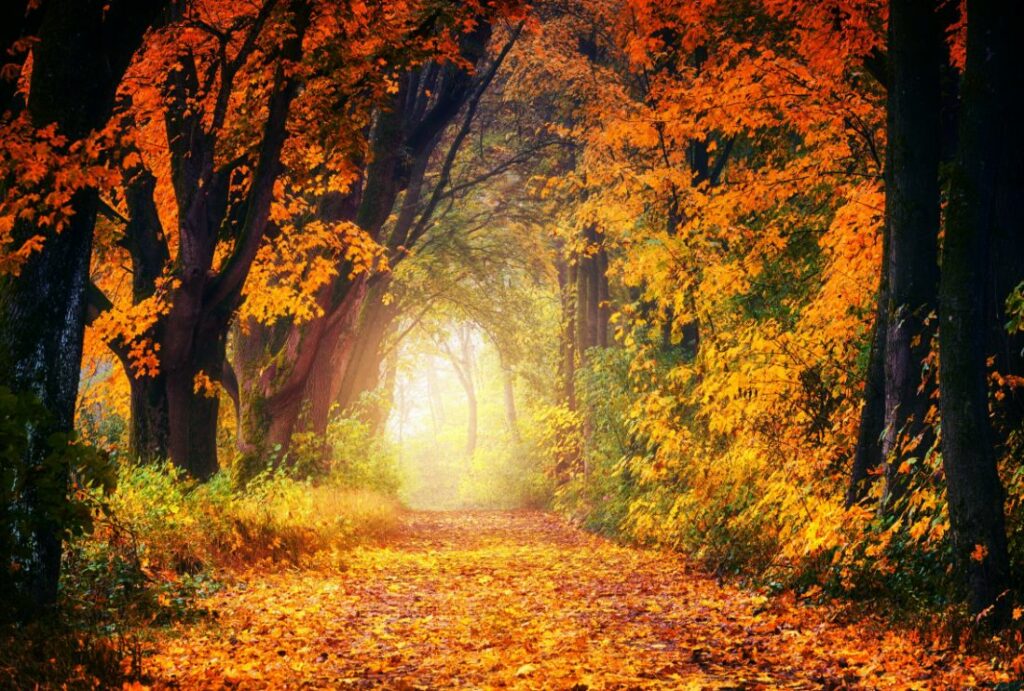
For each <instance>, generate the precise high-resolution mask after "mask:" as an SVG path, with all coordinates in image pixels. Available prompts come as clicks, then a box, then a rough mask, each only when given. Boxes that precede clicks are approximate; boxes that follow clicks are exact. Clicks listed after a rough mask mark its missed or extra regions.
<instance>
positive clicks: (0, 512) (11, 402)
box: [0, 386, 113, 620]
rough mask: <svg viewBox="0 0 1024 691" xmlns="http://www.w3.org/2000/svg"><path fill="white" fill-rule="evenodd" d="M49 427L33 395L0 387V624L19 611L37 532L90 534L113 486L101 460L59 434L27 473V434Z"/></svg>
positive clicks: (49, 438) (105, 462)
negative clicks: (0, 560)
mask: <svg viewBox="0 0 1024 691" xmlns="http://www.w3.org/2000/svg"><path fill="white" fill-rule="evenodd" d="M51 424H52V423H51V419H50V414H49V412H48V411H47V410H46V409H45V408H44V407H43V406H42V405H41V404H40V403H39V400H38V399H37V398H36V397H35V396H34V395H32V394H30V393H23V394H16V393H13V392H12V391H10V390H9V389H8V388H6V387H3V386H0V554H3V555H4V558H5V559H7V560H8V561H7V562H6V563H4V564H3V565H2V567H0V589H2V590H3V592H5V593H7V594H8V595H7V596H6V597H5V598H4V601H3V603H2V605H0V620H6V619H7V618H9V617H10V616H11V615H13V614H14V611H15V610H17V608H18V607H19V605H20V603H19V602H18V601H17V597H16V593H19V592H24V589H23V588H21V587H18V584H19V581H20V574H22V573H24V572H25V569H26V565H27V564H28V563H30V562H31V561H32V560H33V559H35V558H36V556H35V554H36V552H35V550H36V546H35V544H34V542H33V539H34V538H33V537H31V536H33V535H34V534H35V531H36V530H37V529H38V528H39V527H40V526H43V525H48V524H49V525H57V526H60V529H61V531H60V535H61V537H75V536H78V535H81V534H83V533H85V532H88V531H89V530H91V528H92V512H93V509H94V507H95V506H96V505H97V502H99V501H102V495H103V493H104V492H106V491H108V490H109V489H110V487H111V485H112V482H113V477H112V468H111V466H110V464H109V462H108V458H107V457H106V456H105V455H104V454H102V453H101V452H99V451H97V450H95V449H94V448H92V447H90V446H89V445H87V444H83V443H80V442H77V441H75V439H74V437H73V435H67V434H62V433H51V434H49V435H48V436H46V437H45V442H44V443H45V444H46V448H47V452H46V455H45V456H44V457H43V460H42V463H41V464H40V465H36V466H32V467H26V466H25V462H24V459H26V458H28V457H29V456H28V454H27V453H26V448H27V445H28V444H29V443H30V441H29V440H30V433H31V431H32V430H44V431H45V430H47V429H52V427H51ZM69 494H70V497H69ZM69 499H70V500H69Z"/></svg>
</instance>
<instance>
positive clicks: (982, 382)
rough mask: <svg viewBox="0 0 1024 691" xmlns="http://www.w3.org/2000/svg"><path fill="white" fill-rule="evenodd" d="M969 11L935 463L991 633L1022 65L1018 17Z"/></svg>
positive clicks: (1004, 614)
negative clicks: (1001, 276)
mask: <svg viewBox="0 0 1024 691" xmlns="http://www.w3.org/2000/svg"><path fill="white" fill-rule="evenodd" d="M967 13H968V18H969V22H968V26H967V61H966V65H965V67H964V77H963V86H962V91H961V94H962V106H961V108H962V110H961V121H960V122H961V124H960V142H959V150H958V154H957V159H956V163H955V168H954V171H953V174H952V175H951V177H950V183H949V197H950V202H949V218H948V221H947V224H946V234H945V241H944V245H943V252H942V277H941V293H940V300H941V301H940V312H939V316H940V326H939V354H940V357H941V358H942V361H941V372H940V377H939V384H940V394H941V409H942V460H943V467H944V469H945V473H946V485H947V491H948V497H949V518H950V526H951V530H952V536H953V548H954V554H955V557H956V560H957V562H958V564H959V567H960V570H961V571H962V573H963V574H964V576H965V579H966V583H967V590H968V602H969V604H970V609H971V612H972V613H973V614H975V615H977V616H979V617H985V621H986V622H987V623H988V624H989V625H990V626H992V627H995V628H998V627H1000V626H1003V625H1005V624H1006V623H1007V622H1008V621H1009V613H1010V611H1011V608H1012V603H1013V601H1012V595H1011V594H1010V592H1009V583H1010V564H1009V556H1008V553H1007V542H1006V527H1005V518H1004V490H1003V485H1002V482H1001V480H1000V478H999V471H998V467H997V458H996V453H995V448H994V444H993V435H992V429H991V424H990V420H989V407H988V386H987V381H988V379H987V365H986V353H987V349H986V345H987V338H988V333H989V328H990V327H989V326H988V325H987V323H986V321H987V319H988V318H989V315H990V314H991V312H990V309H991V308H990V307H988V306H987V305H986V303H987V301H988V300H989V299H990V295H989V293H988V291H987V290H986V276H988V275H989V272H990V271H991V269H992V266H991V254H990V252H991V247H992V244H993V241H994V240H995V238H997V237H999V236H1000V235H1001V234H1003V233H1008V232H1013V231H1011V230H1010V229H1009V228H1007V227H1005V226H1003V227H1002V228H1001V227H1000V226H1001V225H1002V224H1003V223H1005V222H1007V221H1009V220H1010V219H1011V218H1012V217H1008V216H1005V215H1003V214H1001V213H1000V210H1001V209H1004V208H1005V207H1002V206H1001V204H1000V202H1003V203H1005V202H1006V201H1007V200H1008V199H1011V198H1019V196H1020V194H1021V191H1022V190H1021V188H1020V186H1019V185H1020V182H1021V178H1020V175H1019V173H1018V172H1017V171H1019V166H1020V162H1019V161H1018V160H1016V159H1017V156H1016V155H1014V154H1011V153H1010V150H1012V149H1013V148H1014V147H1011V146H1008V142H1011V141H1016V139H1017V138H1018V135H1017V134H1016V131H1017V127H1018V124H1019V123H1018V122H1017V121H1016V118H1015V115H1016V114H1019V113H1020V112H1021V110H1020V105H1021V102H1020V99H1021V96H1020V93H1019V91H1015V88H1016V87H1018V86H1019V79H1020V77H1019V74H1020V70H1021V68H1022V65H1021V60H1020V57H1019V56H1020V51H1019V50H1018V49H1017V46H1015V45H1014V42H1015V41H1017V40H1019V37H1020V36H1021V30H1022V29H1024V24H1022V21H1024V13H1022V12H1021V8H1020V7H1018V6H1017V5H1016V4H1015V3H1010V2H1005V3H998V2H997V3H988V2H968V3H967ZM1016 203H1017V204H1019V201H1018V202H1016ZM1017 232H1019V230H1018V231H1017ZM1004 299H1005V298H1004Z"/></svg>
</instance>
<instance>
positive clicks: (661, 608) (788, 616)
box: [145, 512, 991, 690]
mask: <svg viewBox="0 0 1024 691" xmlns="http://www.w3.org/2000/svg"><path fill="white" fill-rule="evenodd" d="M406 523H407V525H406V528H405V529H404V531H403V533H402V535H401V536H400V537H399V538H397V539H396V540H394V541H393V542H392V544H390V545H389V546H387V547H374V548H360V549H358V550H356V551H354V552H353V553H352V554H351V555H348V561H347V564H346V567H345V569H344V570H341V571H339V570H336V569H330V570H329V569H314V570H301V571H299V570H296V571H284V572H278V573H270V574H267V573H251V574H241V575H239V576H238V577H237V580H236V581H235V582H233V583H232V584H231V585H229V586H228V587H227V588H225V589H224V590H223V591H221V592H220V593H218V594H217V595H216V596H214V597H213V598H212V599H211V600H210V601H209V603H208V605H209V606H210V607H211V608H213V610H214V611H215V612H216V619H215V620H214V623H212V624H210V625H200V626H193V627H191V628H189V627H185V626H182V627H181V629H180V630H177V631H172V632H169V633H168V634H166V635H165V636H164V637H163V638H161V639H160V640H158V641H157V642H156V645H157V646H158V648H159V651H158V652H155V653H152V654H150V655H149V656H148V657H147V659H146V660H145V671H146V672H147V673H148V674H150V675H151V677H152V682H153V683H154V685H155V686H157V687H160V688H165V687H168V686H172V687H173V686H180V687H182V688H189V689H192V688H224V687H226V686H236V685H237V686H240V687H242V688H282V687H288V688H296V687H302V688H386V689H402V688H506V687H511V688H544V689H548V688H552V689H558V688H560V689H578V690H582V689H601V688H647V687H657V688H695V689H700V688H743V689H747V688H751V689H753V688H815V689H817V688H849V687H857V688H860V687H864V688H907V687H909V688H958V687H967V686H971V685H972V684H973V682H974V681H975V680H977V681H981V678H980V677H989V676H990V674H991V673H990V672H987V671H986V670H985V668H984V667H983V666H982V665H981V664H980V663H978V661H976V660H972V659H971V658H963V657H961V656H959V655H955V654H953V653H949V652H943V651H937V650H929V652H927V653H922V651H923V650H925V649H928V648H929V646H928V645H927V644H925V643H921V642H917V641H913V640H911V637H909V636H907V635H906V634H903V635H897V634H894V633H888V632H885V631H878V630H871V627H868V626H866V625H865V624H864V623H863V622H862V623H860V624H858V625H851V624H839V623H835V622H830V621H829V612H828V611H826V610H823V609H820V608H811V607H803V606H799V605H794V604H792V603H786V602H782V601H771V602H769V601H766V600H765V598H763V597H759V596H756V595H752V594H749V593H745V592H742V591H737V590H735V589H733V588H731V587H729V586H721V585H718V584H717V583H716V582H715V581H714V580H713V579H710V578H709V577H708V576H706V575H704V574H702V573H701V572H699V571H697V570H695V569H693V568H692V567H690V566H688V565H687V563H686V562H685V561H684V560H683V559H681V558H679V557H676V556H672V555H665V554H662V553H658V552H653V551H644V550H638V549H631V548H625V547H620V546H616V545H614V544H612V543H610V542H608V541H606V540H602V539H599V538H597V537H594V536H591V535H587V534H584V533H581V532H579V531H577V530H574V529H572V528H570V527H568V526H566V525H565V523H563V522H562V521H561V520H559V519H558V518H556V517H553V516H551V515H548V514H542V513H507V512H459V513H410V514H408V515H407V517H406ZM973 674H976V675H979V677H975V676H972V675H973Z"/></svg>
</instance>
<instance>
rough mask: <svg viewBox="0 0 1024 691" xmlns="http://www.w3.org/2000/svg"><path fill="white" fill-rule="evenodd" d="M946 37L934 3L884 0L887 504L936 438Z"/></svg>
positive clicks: (898, 495) (885, 445) (900, 489)
mask: <svg viewBox="0 0 1024 691" xmlns="http://www.w3.org/2000/svg"><path fill="white" fill-rule="evenodd" d="M942 37H943V31H942V29H941V28H940V27H939V16H938V13H937V8H936V7H935V6H933V5H932V4H931V3H926V2H913V1H909V2H903V1H902V0H893V1H892V2H890V3H889V50H888V65H889V78H888V91H887V93H888V102H887V106H886V112H887V118H888V127H887V129H888V132H887V142H886V189H885V191H886V196H885V216H886V220H885V222H886V233H887V252H888V256H887V257H886V261H885V267H886V270H887V272H888V275H887V276H886V278H885V279H884V281H883V282H884V285H885V287H886V298H887V300H888V305H887V307H886V315H885V325H886V326H885V330H886V336H885V423H884V432H883V443H882V456H883V457H884V458H885V459H886V461H887V464H886V501H887V502H890V503H891V502H893V501H895V500H896V499H898V498H899V497H900V495H901V494H902V493H903V488H904V486H905V484H906V478H907V477H908V473H909V472H910V466H909V465H907V466H904V465H903V464H904V463H906V462H907V461H908V460H909V458H910V456H911V454H912V453H913V452H914V451H916V452H917V454H918V457H921V456H923V454H924V453H925V452H926V451H928V449H929V448H930V447H931V446H932V444H933V443H934V438H933V435H932V433H931V429H932V426H931V422H930V421H929V419H928V411H929V408H930V407H931V405H932V403H931V400H930V399H931V395H930V394H931V391H932V386H931V385H930V384H929V383H928V379H929V377H928V375H927V373H925V374H924V375H922V374H921V368H922V366H923V363H924V361H925V359H926V358H927V356H928V353H929V352H930V351H931V343H932V337H933V335H934V328H933V325H934V321H933V315H934V312H935V310H936V308H937V300H938V283H939V269H938V266H939V263H938V238H939V159H940V151H941V137H942V133H941V115H942V109H941V79H940V75H941V68H942V65H943V63H944V60H943V51H944V48H945V46H944V45H943V42H942Z"/></svg>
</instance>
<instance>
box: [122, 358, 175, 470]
mask: <svg viewBox="0 0 1024 691" xmlns="http://www.w3.org/2000/svg"><path fill="white" fill-rule="evenodd" d="M128 383H129V385H130V386H131V433H130V440H129V441H130V444H131V451H132V456H133V457H134V458H135V459H137V460H139V461H141V462H143V463H159V462H163V461H165V460H167V458H169V454H170V446H169V442H170V439H169V434H170V421H169V419H168V404H167V381H166V376H165V375H164V374H163V373H161V374H158V375H156V376H155V377H135V376H132V375H131V374H130V373H129V375H128Z"/></svg>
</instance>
